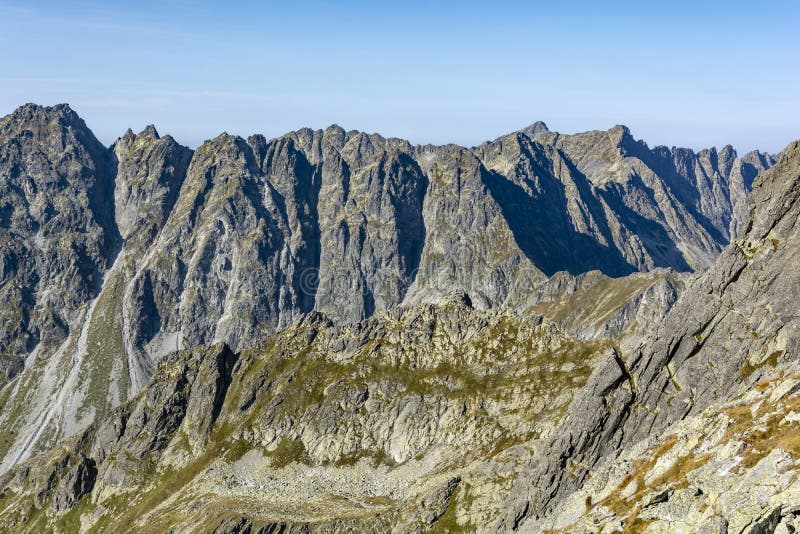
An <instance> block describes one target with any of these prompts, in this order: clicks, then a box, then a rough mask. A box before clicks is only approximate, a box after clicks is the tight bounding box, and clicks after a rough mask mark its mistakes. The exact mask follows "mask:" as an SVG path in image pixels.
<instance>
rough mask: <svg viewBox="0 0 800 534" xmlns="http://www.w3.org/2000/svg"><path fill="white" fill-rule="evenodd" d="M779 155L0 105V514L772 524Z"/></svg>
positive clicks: (794, 367)
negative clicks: (220, 127)
mask: <svg viewBox="0 0 800 534" xmlns="http://www.w3.org/2000/svg"><path fill="white" fill-rule="evenodd" d="M798 221H800V143H797V142H796V143H793V144H792V145H790V146H788V147H787V148H786V149H785V150H784V151H783V152H782V153H781V154H779V155H776V156H773V155H769V154H763V153H760V152H751V153H748V154H745V155H742V156H739V155H737V153H736V151H735V150H734V149H733V148H732V147H730V146H726V147H724V148H722V149H721V150H716V149H713V148H712V149H707V150H702V151H700V152H694V151H692V150H690V149H684V148H674V147H673V148H667V147H661V146H659V147H655V148H650V147H649V146H648V145H647V144H646V143H644V142H643V141H640V140H637V139H635V138H634V137H633V135H632V134H631V132H630V131H629V130H628V129H627V128H626V127H624V126H615V127H613V128H611V129H610V130H608V131H591V132H585V133H579V134H573V135H566V134H560V133H557V132H554V131H551V130H550V129H549V128H548V127H547V126H546V125H545V124H544V123H542V122H537V123H534V124H532V125H531V126H529V127H527V128H523V129H521V130H519V131H518V132H514V133H511V134H509V135H505V136H502V137H500V138H498V139H495V140H494V141H490V142H486V143H484V144H482V145H480V146H477V147H472V148H465V147H460V146H456V145H446V146H430V145H425V146H419V145H412V144H411V143H409V142H407V141H404V140H401V139H387V138H384V137H381V136H380V135H377V134H367V133H363V132H358V131H345V130H344V129H342V128H340V127H338V126H335V125H334V126H330V127H328V128H327V129H325V130H310V129H302V130H298V131H296V132H290V133H288V134H286V135H284V136H282V137H278V138H275V139H271V140H268V139H266V138H265V137H263V136H260V135H253V136H251V137H249V138H247V139H244V138H241V137H237V136H232V135H228V134H222V135H220V136H219V137H216V138H215V139H212V140H209V141H206V142H205V143H203V144H202V145H201V146H200V147H198V148H197V149H196V150H192V149H190V148H187V147H184V146H181V145H180V144H179V143H178V142H176V141H175V140H174V139H173V138H172V137H170V136H169V135H164V136H162V135H160V134H159V133H158V132H157V131H156V128H155V127H153V126H148V127H147V128H145V130H144V131H142V132H140V133H138V134H137V133H134V132H132V131H131V130H128V131H127V132H125V133H124V135H122V137H120V138H119V139H117V141H116V142H115V143H114V144H113V145H112V146H110V147H106V146H104V145H103V144H102V143H100V142H99V141H98V140H97V139H96V138H95V136H94V135H93V134H92V132H91V131H90V130H89V128H88V127H87V125H86V124H85V123H84V121H83V120H81V118H80V117H79V116H78V115H77V114H76V113H75V112H74V111H72V110H71V109H70V108H69V107H68V106H67V105H59V106H55V107H41V106H37V105H33V104H27V105H25V106H23V107H21V108H19V109H17V110H16V111H15V112H13V113H12V114H10V115H8V116H6V117H4V118H2V119H0V297H1V298H2V302H3V306H2V307H0V372H1V375H2V378H0V388H1V389H0V531H4V532H15V533H16V532H48V531H51V532H124V531H137V532H138V531H141V532H215V533H245V532H251V533H254V532H262V533H266V532H376V533H377V532H396V533H418V532H510V531H520V532H576V533H578V532H580V533H588V532H604V533H605V532H651V533H657V532H698V533H704V532H719V533H727V532H736V533H739V532H751V533H763V532H771V533H772V532H779V533H790V532H796V531H797V530H798V529H800V438H798V436H800V426H798V425H800V360H798V357H797V356H798V350H799V349H800V332H798V326H800V308H798V304H797V303H798V302H800V292H799V291H800V289H798V288H800V237H798V236H799V235H800V234H798V231H799V228H798V224H800V223H799V222H798Z"/></svg>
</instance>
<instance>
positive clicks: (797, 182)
mask: <svg viewBox="0 0 800 534" xmlns="http://www.w3.org/2000/svg"><path fill="white" fill-rule="evenodd" d="M799 198H800V144H799V143H794V144H792V145H790V146H789V147H787V148H786V150H785V151H784V152H783V153H782V154H781V156H780V158H779V162H778V164H777V165H776V167H774V168H773V169H772V170H770V171H768V172H765V173H764V174H762V175H761V177H759V178H758V180H757V182H756V184H755V187H754V190H753V193H752V196H751V203H750V206H751V209H750V216H749V218H748V221H747V224H746V226H745V228H744V232H743V233H742V234H741V235H740V237H739V238H738V239H737V240H736V241H735V242H734V243H733V244H731V245H730V246H728V247H727V248H726V249H725V251H724V252H723V254H722V255H721V256H720V258H719V259H718V260H717V261H716V262H715V263H714V265H713V266H712V268H711V269H709V271H708V272H706V273H705V274H703V275H702V276H701V277H699V278H697V279H696V280H694V281H693V282H692V283H691V284H690V285H689V286H688V287H687V288H686V290H685V291H684V292H683V297H682V298H680V299H679V300H678V301H677V303H676V304H675V306H673V308H672V309H671V310H670V312H669V314H668V315H667V317H666V320H664V321H663V323H662V324H661V325H660V326H659V327H658V328H657V329H656V330H655V331H654V332H653V333H652V334H651V335H650V336H649V337H648V338H647V339H646V340H645V341H644V342H643V344H642V346H641V347H640V348H638V349H637V350H635V351H633V352H632V353H631V354H629V355H628V356H627V357H626V358H625V359H624V361H623V360H620V361H618V364H619V365H618V369H616V370H615V372H613V373H609V374H603V375H596V376H595V377H594V378H593V379H590V380H589V383H588V384H587V387H586V388H585V389H584V390H583V392H582V393H581V395H580V396H579V398H577V399H576V401H575V402H574V403H573V404H572V406H571V408H570V412H569V414H568V415H567V417H566V419H565V421H564V423H563V426H562V428H561V429H560V430H559V431H557V432H556V433H555V434H554V436H553V438H552V439H551V440H549V441H548V442H547V443H544V444H542V449H541V450H542V454H541V455H540V456H539V457H538V458H536V459H535V460H534V461H532V462H531V464H530V466H529V467H528V469H526V471H525V473H524V474H523V475H522V476H521V477H520V479H519V480H518V485H517V491H515V493H518V494H521V495H523V497H522V498H521V499H512V500H511V502H513V505H511V506H510V508H511V512H510V513H509V514H508V516H507V517H506V518H505V520H504V522H503V523H501V525H502V526H503V527H504V528H517V527H520V526H521V525H525V524H526V523H527V526H526V527H525V529H528V530H531V531H537V530H538V529H543V528H548V527H547V525H550V526H553V525H555V528H564V527H565V526H567V525H569V524H570V523H571V522H572V521H575V520H577V519H578V518H579V517H580V516H581V514H583V513H588V514H595V517H597V516H603V520H604V521H608V522H609V523H613V522H614V521H617V522H619V523H621V524H622V525H626V524H627V525H629V526H630V524H631V522H633V521H635V520H636V519H637V517H638V516H637V512H638V511H639V510H642V508H643V507H644V505H645V504H647V500H646V498H647V497H648V495H649V496H650V497H653V498H655V495H656V494H657V493H658V492H659V491H666V492H667V493H665V494H664V496H663V497H660V498H659V499H661V501H660V502H668V501H669V499H670V498H671V495H672V493H671V492H672V491H673V490H675V488H677V487H680V484H681V483H682V481H685V480H686V477H688V478H689V479H690V480H691V479H692V476H693V474H694V475H696V476H699V473H697V472H696V471H695V469H696V468H699V466H700V465H701V464H703V463H705V461H710V458H712V457H714V458H716V460H718V461H720V462H722V464H723V465H726V466H727V467H725V469H727V470H731V469H732V470H734V471H735V472H736V473H737V475H740V476H742V477H743V478H744V480H746V479H747V477H758V476H759V475H758V474H757V473H758V472H759V471H758V470H756V471H752V470H750V468H754V466H755V467H758V466H760V469H761V472H762V473H763V472H772V471H773V470H777V471H778V472H781V473H783V472H785V470H784V469H783V468H780V469H779V468H778V467H775V465H777V464H775V462H777V463H778V464H783V463H786V464H787V465H794V463H795V462H796V460H797V458H798V456H797V455H798V450H797V448H796V445H795V444H794V443H793V442H791V436H792V435H793V434H794V432H795V431H794V430H793V426H792V425H793V424H794V423H793V419H792V417H793V416H792V415H791V413H793V412H792V410H793V408H794V406H795V404H796V395H793V394H794V393H796V389H795V387H794V386H793V384H794V383H795V382H794V376H795V375H796V374H797V372H798V367H797V360H796V355H797V351H798V343H799V342H800V337H798V335H797V327H798V324H797V321H798V314H797V298H798V294H797V288H798V282H799V281H800V280H798V276H800V273H799V272H798V270H797V269H796V266H797V265H798V254H799V253H800V242H798V228H797V223H798V215H799V214H800V202H799V201H798V199H799ZM776 382H777V383H776ZM759 391H761V392H763V391H766V392H767V393H766V394H759V393H758V392H759ZM737 396H739V397H740V398H739V399H738V400H734V398H735V397H737ZM778 401H781V402H780V403H778ZM726 402H728V404H723V403H726ZM720 404H723V406H724V407H725V414H726V416H725V417H718V416H717V414H716V413H715V410H714V409H713V407H717V406H719V405H720ZM703 410H708V411H706V412H703ZM737 413H738V414H740V415H741V416H742V417H739V416H737V415H736V414H737ZM693 416H696V417H698V418H699V419H700V421H705V422H709V421H711V422H713V423H714V424H715V425H717V426H719V427H720V428H721V430H720V431H719V432H720V434H719V435H716V436H715V435H713V434H714V433H713V432H711V431H707V432H706V431H704V432H702V433H701V434H700V436H697V435H696V436H695V437H696V439H697V440H698V441H699V440H701V439H702V440H705V441H706V443H705V444H704V446H703V447H699V449H697V448H696V447H695V446H691V447H686V446H684V447H683V450H682V451H681V452H678V453H677V454H678V456H677V458H683V459H684V460H685V459H686V458H687V457H688V456H690V455H692V454H699V453H701V452H708V453H709V456H708V457H702V458H700V459H699V460H696V461H697V462H698V464H697V465H692V466H684V468H683V470H681V471H679V472H678V473H672V475H674V477H673V478H669V477H667V478H666V479H664V478H662V479H659V480H656V479H655V475H652V474H651V475H650V479H649V480H647V481H645V482H649V483H652V482H654V481H655V482H660V483H661V485H659V484H651V485H652V486H653V487H648V485H647V484H645V482H641V481H640V482H639V483H638V485H636V484H634V486H635V487H634V488H633V490H632V491H629V492H627V494H623V495H622V498H621V502H620V503H618V504H619V507H618V508H617V509H616V510H615V509H613V508H610V507H608V506H606V505H607V504H608V501H604V499H606V497H607V496H608V495H609V494H610V493H613V492H614V491H621V490H622V489H624V488H623V487H618V486H617V485H615V483H619V482H620V480H621V479H620V478H618V479H617V480H616V481H608V480H607V479H606V480H602V477H603V476H608V471H607V469H608V467H607V464H608V462H613V461H614V459H615V458H616V457H617V456H618V455H619V454H621V451H625V450H626V449H631V448H633V447H634V446H636V445H637V444H642V443H646V441H647V440H648V439H650V440H654V441H656V440H658V439H659V438H658V436H662V437H661V439H662V441H664V442H668V443H672V442H674V439H675V435H676V433H675V430H674V429H673V430H672V431H670V427H671V425H675V424H676V423H678V422H680V421H682V420H686V419H687V418H691V417H693ZM787 417H788V419H785V418H787ZM701 424H702V423H701ZM701 424H698V423H697V422H695V425H696V427H695V428H700V427H701ZM736 425H738V427H737V426H736ZM679 428H680V427H679ZM734 430H735V432H734ZM681 431H682V432H683V433H684V434H686V433H687V430H686V428H683V429H682V430H681ZM726 432H727V433H726ZM679 434H680V432H679ZM770 436H771V437H770ZM723 438H724V439H723ZM762 438H763V439H762ZM759 439H760V441H759ZM787 439H788V440H789V441H787ZM723 446H730V447H734V448H735V449H734V450H732V451H731V450H728V451H727V452H725V451H724V450H721V449H723ZM670 447H671V444H670ZM654 448H657V447H654ZM668 448H669V447H666V449H668ZM666 449H663V450H661V451H660V453H659V454H663V453H664V452H665V450H666ZM676 450H677V449H676ZM772 453H774V455H773V456H772V457H771V459H770V460H769V461H771V462H773V467H769V465H761V464H760V463H759V462H760V461H761V460H762V459H763V458H764V457H765V455H767V454H772ZM674 454H675V451H673V455H674ZM671 461H672V462H673V463H675V462H676V461H677V459H676V457H675V456H673V458H672V459H671ZM567 466H570V467H569V468H566V467H567ZM616 467H617V469H618V471H617V473H619V470H620V468H619V466H616ZM637 467H641V465H637V464H634V465H633V466H632V465H628V466H627V470H626V469H622V470H621V471H622V472H623V478H624V476H625V474H626V473H625V471H627V472H628V473H630V472H633V471H635V468H637ZM650 467H652V466H650ZM644 471H645V473H646V472H647V470H644ZM776 475H777V473H776ZM718 478H719V477H718ZM789 478H791V477H789ZM606 482H608V484H606ZM612 482H615V483H612ZM626 483H630V480H628V481H627V482H626ZM693 483H694V484H695V485H694V488H695V490H696V494H695V498H693V499H690V501H691V502H685V503H684V504H682V505H680V506H686V507H688V508H687V510H688V509H689V508H691V509H693V510H694V511H695V512H696V513H697V517H698V518H705V519H709V520H710V521H711V520H713V521H716V522H717V523H719V524H725V525H728V524H730V523H733V522H734V521H736V522H737V524H738V525H739V526H747V524H748V523H747V522H748V521H751V522H752V523H754V524H760V522H761V520H762V519H765V518H766V517H767V516H765V518H761V519H759V518H760V514H759V516H757V517H753V516H752V513H751V514H749V515H748V514H744V515H742V516H739V517H737V516H736V514H742V511H741V510H737V506H736V504H735V503H733V502H731V503H727V504H725V505H724V506H722V507H721V508H719V507H717V509H713V508H712V509H711V510H710V511H708V512H707V513H701V512H703V510H704V507H703V503H704V502H705V506H706V507H707V506H708V505H709V498H702V499H701V498H700V496H701V495H706V494H709V493H711V495H712V496H713V495H714V494H715V493H716V494H717V495H719V494H720V489H719V487H721V485H722V484H721V482H720V481H719V480H711V481H709V482H708V485H706V484H704V483H703V481H702V480H700V481H694V482H693ZM743 483H744V484H746V482H743ZM588 484H593V486H592V489H593V490H594V492H592V491H591V490H590V491H586V490H585V489H584V490H583V491H584V493H583V494H582V495H581V488H585V487H586V486H587V485H588ZM715 484H716V486H715ZM789 486H790V482H789V481H788V479H787V481H784V482H780V484H779V487H778V488H773V489H772V490H770V491H769V492H767V493H766V494H764V493H763V492H761V494H760V496H759V494H758V492H755V494H754V495H751V496H750V498H752V499H753V500H754V501H753V502H754V503H757V504H758V505H759V510H761V508H764V510H761V511H762V512H767V511H768V516H769V518H771V519H769V522H774V524H773V525H772V528H775V526H776V525H777V524H778V523H779V522H780V521H781V514H782V513H783V512H785V511H787V510H790V509H791V507H790V506H789V505H792V504H796V497H792V495H794V493H793V492H794V491H796V489H794V490H791V491H788V489H787V488H788V487H789ZM615 488H616V489H615ZM773 490H774V491H773ZM782 490H787V491H788V493H784V492H783V491H782ZM726 491H733V490H732V489H727V490H726ZM575 495H581V496H582V497H583V499H584V501H585V502H581V503H579V504H578V503H575V502H574V499H573V501H571V502H570V496H575ZM687 497H688V495H683V496H682V497H681V499H685V498H687ZM710 499H711V502H713V501H714V497H711V498H710ZM726 499H727V497H726ZM744 502H745V501H744V500H742V501H741V503H744ZM567 503H569V504H567ZM591 503H599V504H598V505H597V506H595V505H594V504H591ZM653 503H654V504H655V501H653ZM741 503H740V504H741ZM748 505H749V501H748ZM601 508H602V509H601ZM567 509H569V510H570V512H569V513H565V510H567ZM623 511H624V512H623ZM792 513H794V512H792ZM769 514H774V517H772V515H769ZM790 515H791V514H790ZM652 519H653V520H654V521H655V520H657V519H659V517H658V516H654V517H653V518H652ZM773 519H774V521H773ZM790 519H791V520H792V521H794V519H792V518H791V517H790V518H788V519H787V521H788V520H790ZM698 520H699V519H698ZM626 521H627V523H626ZM742 521H744V524H742ZM662 526H663V524H662ZM750 526H751V527H752V528H754V529H755V526H753V525H750ZM726 528H727V527H726ZM787 528H788V527H787ZM739 530H740V529H736V531H739ZM725 531H727V530H725ZM753 531H754V532H755V531H757V530H753ZM769 531H770V532H771V531H772V530H769Z"/></svg>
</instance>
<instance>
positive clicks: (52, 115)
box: [4, 102, 89, 132]
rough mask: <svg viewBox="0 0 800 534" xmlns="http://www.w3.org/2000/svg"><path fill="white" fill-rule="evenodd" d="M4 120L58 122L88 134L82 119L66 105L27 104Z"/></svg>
mask: <svg viewBox="0 0 800 534" xmlns="http://www.w3.org/2000/svg"><path fill="white" fill-rule="evenodd" d="M4 119H5V120H4V122H5V121H10V122H21V123H28V122H36V121H46V122H55V121H58V122H60V123H62V124H65V125H68V126H72V127H75V128H79V129H81V130H85V131H87V132H89V128H88V127H87V126H86V123H85V122H83V119H81V118H80V116H79V115H78V114H77V113H76V112H75V110H73V109H72V108H71V107H70V105H69V104H66V103H63V104H56V105H54V106H42V105H40V104H34V103H30V102H29V103H27V104H24V105H22V106H20V107H18V108H17V109H15V110H14V111H13V112H12V113H11V114H9V115H7V116H6V117H5V118H4Z"/></svg>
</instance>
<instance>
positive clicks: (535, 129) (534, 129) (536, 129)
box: [520, 121, 550, 139]
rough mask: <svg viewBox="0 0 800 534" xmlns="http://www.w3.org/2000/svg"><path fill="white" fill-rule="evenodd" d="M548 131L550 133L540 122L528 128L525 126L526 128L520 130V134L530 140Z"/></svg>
mask: <svg viewBox="0 0 800 534" xmlns="http://www.w3.org/2000/svg"><path fill="white" fill-rule="evenodd" d="M549 131H550V129H549V128H548V127H547V125H546V124H545V123H544V122H542V121H536V122H534V123H533V124H531V125H530V126H527V127H526V128H523V129H522V130H520V132H522V133H524V134H525V135H527V136H528V137H530V138H531V139H533V136H535V135H536V134H540V133H547V132H549Z"/></svg>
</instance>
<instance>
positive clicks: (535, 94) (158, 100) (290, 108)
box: [0, 0, 800, 151]
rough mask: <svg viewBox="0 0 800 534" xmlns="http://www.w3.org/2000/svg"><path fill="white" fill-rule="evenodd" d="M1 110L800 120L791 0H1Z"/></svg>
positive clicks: (731, 125) (697, 124) (490, 129)
mask: <svg viewBox="0 0 800 534" xmlns="http://www.w3.org/2000/svg"><path fill="white" fill-rule="evenodd" d="M0 50H2V52H0V65H1V67H0V114H6V113H8V112H10V111H12V110H13V109H14V108H16V107H17V106H18V105H20V104H22V103H25V102H30V101H32V102H37V103H42V104H54V103H58V102H69V103H70V104H71V105H72V106H73V107H74V108H75V109H76V110H77V111H78V113H80V114H81V116H82V117H83V118H84V119H85V120H86V122H87V123H88V125H89V126H90V127H91V128H92V129H93V130H94V132H95V133H96V135H97V136H98V137H99V138H100V139H101V140H102V141H104V142H105V143H109V144H110V143H111V142H113V141H114V139H116V138H117V137H118V136H119V135H121V134H122V133H123V132H124V131H125V129H126V128H128V127H131V128H133V129H134V130H135V131H139V130H141V129H142V128H143V127H144V126H145V125H146V124H149V123H154V124H156V126H157V128H158V130H159V131H160V132H161V133H162V134H164V133H170V134H172V135H173V136H174V137H176V139H178V141H180V142H183V143H185V144H189V145H191V146H196V145H197V144H199V143H200V142H202V141H203V140H204V139H208V138H211V137H214V136H216V135H217V134H219V133H220V132H222V131H228V132H230V133H236V134H240V135H249V134H251V133H256V132H259V133H263V134H264V135H266V136H267V137H271V136H276V135H280V134H282V133H284V132H286V131H289V130H294V129H297V128H300V127H302V126H310V127H314V128H322V127H325V126H327V125H328V124H331V123H338V124H340V125H342V126H343V127H345V128H347V129H360V130H366V131H370V132H373V131H377V132H380V133H382V134H384V135H387V136H396V137H403V138H407V139H409V140H411V141H412V142H418V143H428V142H431V143H447V142H455V143H459V144H463V145H468V146H469V145H474V144H478V143H480V142H482V141H484V140H486V139H492V138H495V137H497V136H498V135H501V134H503V133H507V132H510V131H513V130H516V129H519V128H521V127H523V126H525V125H527V124H529V123H531V122H533V121H535V120H544V121H545V122H546V123H547V124H548V125H549V126H550V127H551V129H555V130H558V131H562V132H565V133H572V132H577V131H584V130H590V129H606V128H609V127H611V126H613V125H614V124H626V125H628V126H629V127H630V128H631V130H632V131H633V133H634V135H635V136H636V137H639V138H642V139H644V140H646V141H647V142H648V143H649V144H650V145H651V146H653V145H656V144H666V145H679V146H690V147H694V148H700V147H705V146H718V147H719V146H722V145H724V144H727V143H731V144H733V145H734V146H735V147H736V148H737V149H739V150H740V151H742V150H750V149H752V148H760V149H764V150H769V151H777V150H780V149H781V148H783V146H785V145H786V144H787V143H788V142H789V141H791V140H793V139H796V138H800V96H798V95H800V68H798V66H799V65H800V2H798V1H795V0H785V1H779V0H776V1H770V0H764V1H761V2H752V1H748V2H744V1H737V0H732V1H702V0H699V1H694V2H688V1H669V2H667V1H663V2H656V1H653V2H650V1H643V0H639V1H630V2H621V1H614V0H606V1H563V2H556V1H551V2H533V1H528V2H522V1H497V2H486V1H483V2H478V1H473V0H465V1H462V2H433V1H429V2H423V1H417V0H406V1H404V2H361V1H350V2H347V1H340V2H333V1H321V0H306V1H303V2H291V1H284V2H269V1H266V2H228V3H226V4H225V5H224V7H223V4H222V3H219V4H218V5H216V4H215V3H211V2H199V1H190V0H175V1H150V0H144V1H138V2H135V3H134V2H102V3H101V2H93V1H83V2H70V1H61V2H49V1H45V2H34V1H27V2H16V1H7V0H0Z"/></svg>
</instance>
